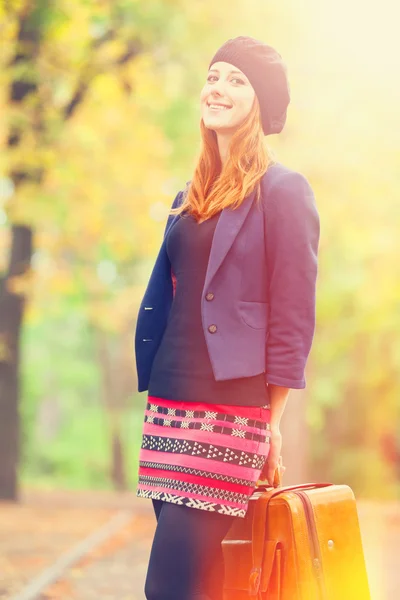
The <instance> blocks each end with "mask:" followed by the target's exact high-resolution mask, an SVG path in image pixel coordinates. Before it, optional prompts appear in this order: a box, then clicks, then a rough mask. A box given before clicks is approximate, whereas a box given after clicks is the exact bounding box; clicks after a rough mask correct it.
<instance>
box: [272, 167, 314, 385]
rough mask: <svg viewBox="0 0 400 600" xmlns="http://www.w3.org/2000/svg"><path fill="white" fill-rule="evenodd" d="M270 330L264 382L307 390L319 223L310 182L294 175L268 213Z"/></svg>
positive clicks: (283, 180) (278, 185)
mask: <svg viewBox="0 0 400 600" xmlns="http://www.w3.org/2000/svg"><path fill="white" fill-rule="evenodd" d="M264 218H265V231H266V237H265V239H266V242H265V243H266V255H267V268H268V280H269V281H268V285H269V290H268V297H269V325H268V331H267V340H266V369H265V371H266V381H267V383H272V384H275V385H280V386H283V387H288V388H294V389H296V388H297V389H302V388H305V387H306V380H305V375H304V371H305V366H306V362H307V358H308V355H309V352H310V350H311V345H312V341H313V337H314V331H315V320H316V317H315V313H316V280H317V271H318V265H317V256H318V244H319V235H320V220H319V215H318V211H317V207H316V203H315V197H314V193H313V191H312V189H311V187H310V185H309V183H308V181H307V179H306V178H305V177H304V176H303V175H301V174H300V173H297V172H295V171H292V172H290V173H287V174H284V175H283V176H281V177H280V178H279V179H278V180H277V181H276V182H275V184H273V185H272V187H271V189H270V191H269V194H268V200H267V204H266V209H265V212H264Z"/></svg>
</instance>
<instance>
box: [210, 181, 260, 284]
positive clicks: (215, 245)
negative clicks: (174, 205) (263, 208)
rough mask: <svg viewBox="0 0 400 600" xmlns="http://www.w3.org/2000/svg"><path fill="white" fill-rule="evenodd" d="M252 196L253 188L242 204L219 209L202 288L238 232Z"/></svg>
mask: <svg viewBox="0 0 400 600" xmlns="http://www.w3.org/2000/svg"><path fill="white" fill-rule="evenodd" d="M254 196H255V190H253V192H251V193H250V194H249V195H248V196H246V198H245V199H244V200H243V202H242V204H241V205H240V206H239V207H238V208H236V209H235V210H232V209H231V208H229V207H228V208H224V209H223V210H222V211H221V215H220V217H219V219H218V223H217V226H216V228H215V232H214V237H213V241H212V244H211V250H210V257H209V260H208V266H207V272H206V277H205V281H204V289H207V287H208V285H209V283H210V281H211V280H212V278H213V277H214V275H215V274H216V272H217V271H218V269H219V267H220V266H221V264H222V261H223V260H224V258H225V257H226V255H227V254H228V252H229V249H230V247H231V246H232V244H233V242H234V240H235V237H236V236H237V234H238V233H239V231H240V229H241V227H242V225H243V223H244V221H245V219H246V217H247V215H248V212H249V210H250V207H251V205H252V202H253V199H254Z"/></svg>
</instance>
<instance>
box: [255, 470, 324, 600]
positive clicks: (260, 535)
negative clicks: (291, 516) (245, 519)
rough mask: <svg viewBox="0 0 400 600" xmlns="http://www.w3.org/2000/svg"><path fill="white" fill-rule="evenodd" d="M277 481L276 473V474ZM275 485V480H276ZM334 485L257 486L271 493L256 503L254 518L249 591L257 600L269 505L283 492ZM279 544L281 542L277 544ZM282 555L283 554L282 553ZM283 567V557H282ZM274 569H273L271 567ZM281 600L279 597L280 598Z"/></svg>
mask: <svg viewBox="0 0 400 600" xmlns="http://www.w3.org/2000/svg"><path fill="white" fill-rule="evenodd" d="M275 479H276V473H275ZM274 483H275V480H274ZM331 485H334V484H333V483H324V482H321V483H303V484H301V485H288V486H285V487H280V488H278V489H276V490H275V491H274V488H271V487H270V486H264V485H261V486H257V487H256V489H255V491H256V492H257V491H259V490H261V491H263V490H265V491H266V492H268V491H269V493H266V494H262V496H261V497H260V498H259V499H258V500H257V501H256V505H255V509H254V516H253V527H252V543H251V549H252V557H253V568H252V569H251V572H250V579H249V591H250V595H251V596H257V600H262V599H261V592H260V591H259V590H260V584H261V574H262V567H263V563H264V552H265V546H266V543H265V542H266V540H265V538H266V525H267V512H268V505H269V502H270V501H271V499H272V498H274V497H275V496H278V495H279V494H282V493H283V492H289V491H291V490H304V489H317V488H323V487H328V486H331ZM276 543H277V544H278V543H279V542H276ZM280 554H282V553H280ZM280 560H281V564H280V567H281V566H282V556H281V557H280ZM271 568H272V567H271ZM278 599H279V596H278Z"/></svg>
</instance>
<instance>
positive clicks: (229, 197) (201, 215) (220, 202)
mask: <svg viewBox="0 0 400 600" xmlns="http://www.w3.org/2000/svg"><path fill="white" fill-rule="evenodd" d="M200 131H201V137H202V147H201V150H200V155H199V158H198V161H197V165H196V167H195V170H194V174H193V178H192V180H191V181H190V182H189V184H188V185H187V186H186V189H185V190H184V194H183V202H182V203H181V204H180V206H178V207H177V208H173V209H171V210H170V214H171V215H177V214H180V213H181V212H183V211H187V212H188V213H190V214H192V215H193V216H194V217H195V218H196V220H205V219H209V218H210V217H212V216H213V215H215V214H216V213H218V212H219V211H220V210H222V209H224V208H226V207H231V208H232V209H235V208H237V207H238V206H240V205H241V203H242V202H243V200H244V199H245V198H246V196H248V194H250V193H251V192H252V191H253V190H254V189H255V188H256V202H258V201H259V200H260V185H259V182H260V179H261V178H262V176H263V175H264V173H265V172H266V171H267V169H268V167H269V166H270V165H271V164H273V163H274V162H275V161H274V158H273V153H272V152H271V150H270V149H269V148H268V147H267V145H266V143H265V137H264V132H263V129H262V124H261V116H260V105H259V103H258V99H257V96H255V97H254V102H253V106H252V108H251V110H250V112H249V114H248V115H247V117H246V118H245V119H244V120H243V122H242V123H241V125H240V126H239V127H238V129H237V130H236V131H235V133H234V134H233V136H232V139H231V142H230V147H229V157H228V160H227V161H226V163H225V165H224V167H223V168H222V163H221V160H220V157H219V150H218V143H217V135H216V133H215V131H213V130H211V129H207V127H206V126H205V125H204V121H203V119H201V120H200Z"/></svg>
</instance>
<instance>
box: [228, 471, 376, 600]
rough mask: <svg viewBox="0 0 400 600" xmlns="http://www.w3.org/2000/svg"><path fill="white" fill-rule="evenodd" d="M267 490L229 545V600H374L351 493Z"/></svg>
mask: <svg viewBox="0 0 400 600" xmlns="http://www.w3.org/2000/svg"><path fill="white" fill-rule="evenodd" d="M276 480H277V474H275V482H276ZM275 482H274V485H276V483H275ZM259 484H260V482H258V485H257V486H256V488H255V490H254V492H253V495H252V496H251V498H250V501H249V508H248V511H247V513H246V516H245V517H244V518H238V519H235V521H234V523H233V525H232V527H231V528H230V530H229V532H228V533H227V535H226V536H225V538H224V540H223V541H222V551H223V555H224V561H225V580H224V600H248V599H249V598H253V599H254V600H370V593H369V586H368V578H367V573H366V568H365V561H364V553H363V548H362V540H361V534H360V527H359V521H358V513H357V507H356V500H355V497H354V494H353V491H352V490H351V488H350V487H349V486H347V485H335V484H332V483H306V484H303V485H297V486H286V487H281V486H280V487H275V488H273V487H269V486H266V485H259ZM278 484H279V479H278Z"/></svg>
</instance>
